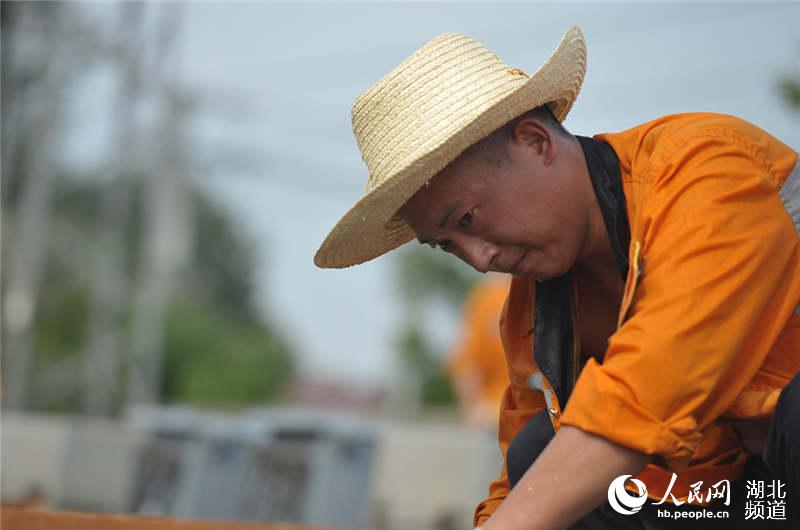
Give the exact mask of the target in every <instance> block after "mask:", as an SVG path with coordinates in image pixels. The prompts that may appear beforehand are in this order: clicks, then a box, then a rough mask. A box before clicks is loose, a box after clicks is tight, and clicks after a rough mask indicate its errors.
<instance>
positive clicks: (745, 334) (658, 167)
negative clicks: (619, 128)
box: [561, 129, 800, 473]
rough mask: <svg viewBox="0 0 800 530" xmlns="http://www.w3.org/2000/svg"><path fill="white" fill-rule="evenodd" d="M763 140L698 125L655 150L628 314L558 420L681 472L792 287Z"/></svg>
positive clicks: (794, 299) (787, 225)
mask: <svg viewBox="0 0 800 530" xmlns="http://www.w3.org/2000/svg"><path fill="white" fill-rule="evenodd" d="M726 131H727V132H726ZM760 152H761V151H760V150H759V148H758V146H757V145H754V144H753V143H752V142H751V141H750V140H748V138H746V137H744V136H742V135H736V134H731V133H730V131H729V130H726V129H698V130H696V131H694V132H686V131H682V137H681V138H680V139H676V140H675V141H673V142H672V143H671V144H670V145H669V146H667V147H666V148H665V149H664V150H663V151H661V152H657V153H656V154H654V156H653V158H654V161H653V166H652V167H651V169H650V177H651V178H652V182H651V189H650V191H649V196H648V197H647V198H646V199H644V201H643V203H642V208H641V211H640V212H639V216H640V218H639V219H638V222H639V223H643V224H642V225H641V229H640V230H638V231H637V237H638V236H640V237H641V249H642V257H643V260H642V262H641V270H642V273H641V277H640V279H639V281H638V285H637V287H636V291H635V292H634V294H633V303H632V305H631V306H630V311H629V317H628V320H626V321H625V322H624V323H623V324H622V326H621V327H620V328H619V329H618V330H617V331H616V333H614V334H613V335H612V336H611V338H610V339H609V343H608V349H607V351H606V353H605V358H604V361H603V363H602V364H599V363H597V362H596V361H595V360H594V359H590V360H589V361H588V362H587V364H586V366H585V367H584V369H583V371H582V372H581V375H580V377H579V379H578V381H577V383H576V386H575V389H574V391H573V394H572V396H571V397H570V400H569V402H568V404H567V406H566V408H565V410H564V413H563V415H562V417H561V423H562V424H566V425H572V426H574V427H578V428H580V429H583V430H585V431H588V432H592V433H595V434H598V435H600V436H603V437H605V438H607V439H609V440H611V441H613V442H616V443H618V444H620V445H623V446H627V447H630V448H632V449H635V450H637V451H640V452H642V453H646V454H652V455H659V456H661V457H662V458H663V462H664V463H665V464H666V467H667V468H668V469H670V470H672V471H675V472H678V473H679V472H680V471H681V470H682V469H684V467H685V466H686V465H687V464H688V462H689V460H690V458H691V455H692V454H693V452H694V451H695V449H696V448H697V446H698V444H699V442H700V439H701V437H702V435H701V430H702V429H703V428H704V427H706V426H707V425H709V423H711V422H713V421H714V420H716V419H717V418H718V417H720V416H721V415H722V414H723V412H725V410H726V409H727V408H728V407H729V406H730V405H731V403H733V402H734V400H735V399H736V397H737V395H738V394H739V393H740V392H741V391H742V389H743V388H744V387H745V386H746V385H747V383H748V382H749V381H750V380H751V379H752V378H753V376H754V375H755V373H756V372H757V371H758V369H759V367H760V366H761V364H762V363H763V361H764V359H765V357H766V356H767V354H768V353H769V351H770V348H771V347H772V345H773V343H774V342H775V340H776V337H777V336H778V335H779V334H780V332H781V330H782V328H783V327H784V325H785V324H786V322H787V320H788V319H789V317H790V315H791V314H792V312H793V311H794V309H795V306H797V304H798V297H799V295H800V275H799V274H798V271H800V266H799V265H798V264H799V263H800V251H799V249H798V236H797V233H796V232H795V227H794V225H793V223H792V220H791V218H790V217H789V215H788V213H787V212H786V210H785V208H784V206H783V204H782V202H781V200H780V197H779V194H778V190H777V184H776V176H775V175H774V174H773V173H772V167H771V165H770V163H769V161H768V159H766V158H765V157H763V156H759V153H760ZM656 155H658V156H656Z"/></svg>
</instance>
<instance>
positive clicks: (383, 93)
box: [314, 27, 586, 268]
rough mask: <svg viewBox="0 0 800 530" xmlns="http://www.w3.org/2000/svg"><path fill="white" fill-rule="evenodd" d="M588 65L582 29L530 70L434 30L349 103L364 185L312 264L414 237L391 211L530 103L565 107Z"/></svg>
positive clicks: (352, 257)
mask: <svg viewBox="0 0 800 530" xmlns="http://www.w3.org/2000/svg"><path fill="white" fill-rule="evenodd" d="M585 72H586V44H585V43H584V40H583V34H582V33H581V31H580V29H579V28H577V27H575V28H571V29H570V30H568V31H567V32H566V33H565V34H564V37H563V38H562V39H561V42H560V43H559V44H558V46H557V47H556V49H555V51H554V52H553V53H552V54H551V55H550V57H549V58H548V59H547V61H546V62H545V63H544V64H543V65H542V66H541V68H539V70H537V71H536V73H535V74H533V75H532V76H530V77H529V76H528V75H527V74H525V73H524V72H523V71H521V70H518V69H515V68H511V67H509V66H508V65H506V64H504V63H503V62H502V61H501V60H500V59H499V58H498V57H497V56H495V55H494V54H493V53H492V52H491V51H489V50H488V49H487V48H486V47H485V46H483V45H482V44H481V43H480V42H478V41H477V40H475V39H473V38H471V37H467V36H466V35H461V34H458V33H447V34H444V35H440V36H439V37H436V38H435V39H433V40H432V41H430V42H429V43H427V44H426V45H425V46H423V47H422V48H420V49H419V50H417V51H416V52H414V53H413V54H412V55H411V56H410V57H409V58H408V59H406V60H405V61H403V62H402V63H401V64H400V65H399V66H398V67H397V68H395V69H394V70H392V71H391V72H390V73H389V74H388V75H386V76H385V77H384V78H383V79H381V80H380V81H378V82H377V83H375V84H374V85H373V86H372V87H370V88H369V89H368V90H367V91H366V92H364V93H363V94H361V96H359V97H358V99H356V101H355V103H354V104H353V111H352V118H353V133H354V134H355V137H356V141H357V143H358V148H359V149H360V151H361V158H362V159H363V160H364V162H365V163H366V164H367V169H368V170H369V179H368V181H367V189H366V192H365V195H364V196H363V197H362V198H361V200H359V201H358V202H357V203H356V205H355V206H353V207H352V208H351V209H350V211H349V212H347V213H346V214H345V215H344V217H342V219H341V220H340V221H339V222H338V223H337V224H336V226H335V227H334V228H333V230H331V232H330V234H328V237H327V238H326V239H325V241H324V242H323V243H322V246H321V247H320V249H319V250H318V251H317V254H316V256H315V257H314V263H316V264H317V266H319V267H325V268H342V267H349V266H351V265H356V264H358V263H363V262H365V261H369V260H371V259H373V258H376V257H378V256H380V255H381V254H384V253H386V252H388V251H390V250H392V249H394V248H397V247H398V246H400V245H402V244H404V243H406V242H408V241H410V240H411V239H413V238H414V237H415V236H414V232H413V231H412V230H411V228H410V227H409V226H408V225H407V224H406V223H405V221H403V219H401V218H400V217H399V216H398V215H397V211H398V210H399V209H400V208H401V207H402V206H403V204H405V202H406V201H408V199H410V198H411V197H412V196H413V195H414V193H416V192H417V190H419V189H420V188H421V187H422V186H423V185H424V184H425V182H427V181H428V180H430V179H431V177H433V176H434V175H436V174H437V173H438V172H439V171H441V170H442V169H444V168H445V167H446V166H447V165H448V164H449V163H450V162H452V161H453V160H455V159H456V158H457V157H458V155H460V154H461V153H462V152H463V151H464V150H465V149H467V148H468V147H469V146H471V145H472V144H474V143H476V142H477V141H479V140H481V139H482V138H484V137H486V136H487V135H489V134H490V133H492V132H493V131H495V130H497V129H498V128H500V127H502V126H503V125H504V124H505V123H507V122H508V121H510V120H512V119H514V118H515V117H517V116H519V115H521V114H524V113H525V112H527V111H528V110H531V109H533V108H535V107H538V106H540V105H543V104H545V103H547V104H548V106H549V107H550V109H551V110H552V111H553V114H554V115H555V117H556V118H557V119H558V120H559V121H563V120H564V118H565V117H566V116H567V113H568V112H569V110H570V108H572V104H573V103H574V101H575V98H576V97H577V96H578V92H579V91H580V88H581V84H582V83H583V77H584V74H585Z"/></svg>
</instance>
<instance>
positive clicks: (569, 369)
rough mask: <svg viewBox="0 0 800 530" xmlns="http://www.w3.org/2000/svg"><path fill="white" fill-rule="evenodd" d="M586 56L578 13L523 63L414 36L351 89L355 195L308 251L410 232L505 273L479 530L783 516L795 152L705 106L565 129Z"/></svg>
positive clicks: (794, 355)
mask: <svg viewBox="0 0 800 530" xmlns="http://www.w3.org/2000/svg"><path fill="white" fill-rule="evenodd" d="M585 67H586V47H585V44H584V40H583V36H582V34H581V32H580V30H579V29H578V28H572V29H570V30H569V31H568V32H567V33H566V34H565V35H564V38H563V39H562V41H561V42H560V43H559V45H558V46H557V48H556V50H555V51H554V52H553V54H552V55H551V56H550V58H549V59H548V60H547V61H546V62H545V64H544V65H542V66H541V68H539V70H538V71H537V72H536V73H535V74H533V75H532V76H528V75H527V74H525V73H524V72H523V71H521V70H518V69H515V68H511V67H509V66H507V65H505V64H503V63H502V62H501V61H500V60H499V59H498V58H497V57H496V56H495V55H494V54H492V53H491V52H490V51H489V50H487V49H486V48H485V47H484V46H483V45H481V44H480V43H479V42H477V41H475V40H474V39H471V38H469V37H466V36H464V35H460V34H446V35H442V36H440V37H437V38H435V39H434V40H432V41H431V42H429V43H428V44H426V45H425V46H423V47H422V48H420V49H419V50H418V51H416V52H415V53H414V54H412V55H411V56H410V57H409V58H408V59H406V60H405V61H404V62H403V63H401V64H400V65H399V66H398V67H397V68H395V69H394V70H393V71H392V72H390V73H389V74H388V75H386V76H385V77H384V78H383V79H381V80H380V81H378V82H377V83H376V84H375V85H373V86H372V87H371V88H369V89H368V90H367V91H366V92H365V93H364V94H362V95H361V96H360V97H359V98H358V99H357V100H356V102H355V104H354V106H353V116H352V117H353V130H354V133H355V136H356V139H357V142H358V146H359V149H360V150H361V154H362V158H363V159H364V161H365V163H366V165H367V168H368V170H369V180H368V183H367V191H366V194H365V195H364V197H362V199H361V200H359V201H358V203H356V204H355V206H353V208H352V209H351V210H350V211H349V212H347V213H346V214H345V216H344V217H343V218H342V219H341V220H340V221H339V223H338V224H337V225H336V226H335V227H334V229H333V230H332V231H331V233H330V234H329V235H328V237H327V238H326V240H325V241H324V242H323V244H322V246H321V247H320V249H319V251H318V252H317V255H316V257H315V263H316V264H317V265H318V266H320V267H331V268H341V267H348V266H351V265H355V264H358V263H362V262H365V261H368V260H370V259H372V258H375V257H377V256H380V255H381V254H384V253H386V252H388V251H390V250H392V249H394V248H396V247H398V246H399V245H401V244H403V243H406V242H408V241H410V240H412V239H414V238H416V239H418V240H419V241H420V242H421V243H426V244H430V245H431V246H434V247H439V248H441V249H442V250H444V251H446V252H449V253H452V254H454V255H455V256H457V257H458V258H460V259H462V260H463V261H465V262H467V263H468V264H470V265H472V266H473V267H474V268H476V269H477V270H479V271H482V272H487V271H498V272H503V273H508V274H511V275H513V280H512V284H511V288H510V291H509V295H508V298H507V301H506V305H505V308H504V313H503V317H502V319H501V334H502V337H503V344H504V349H505V356H506V362H507V364H508V366H509V375H510V380H511V384H510V385H509V387H508V388H507V390H506V392H505V395H504V397H503V401H502V404H501V410H500V423H499V430H500V434H499V442H500V448H501V451H502V452H503V456H504V465H503V468H502V470H501V473H500V476H499V478H498V479H497V480H496V481H494V482H493V483H492V484H491V485H490V487H489V496H488V498H487V499H486V500H484V501H483V502H482V503H481V504H480V505H479V506H478V507H477V509H476V512H475V519H474V523H475V526H481V527H482V528H483V529H484V530H523V529H525V530H533V529H535V528H547V529H552V528H565V527H568V526H570V525H575V527H576V528H661V527H664V526H666V525H668V524H669V522H670V521H671V520H672V519H670V517H671V518H673V519H674V518H677V517H699V516H700V515H702V514H700V513H699V511H701V510H704V512H703V513H705V510H707V509H708V510H711V511H712V512H713V514H718V513H720V512H721V511H722V510H728V509H730V510H731V511H730V513H729V515H728V517H727V519H725V520H722V523H723V524H722V527H725V528H735V527H738V526H740V525H742V524H743V523H745V522H747V523H749V522H751V521H748V519H753V520H756V519H759V520H762V519H766V517H764V515H765V513H764V511H763V510H764V506H770V507H771V508H770V510H771V512H769V513H768V515H771V516H773V517H770V519H776V520H777V519H781V518H784V519H789V518H791V517H792V516H793V515H794V516H795V517H796V516H797V515H800V505H798V503H797V500H796V499H797V497H796V496H795V498H794V499H792V496H791V493H790V494H789V495H788V496H787V495H786V490H787V489H789V490H790V491H791V488H792V487H796V486H797V485H798V482H800V480H799V477H800V377H799V376H798V375H797V374H798V373H799V372H800V305H799V304H800V238H798V233H800V166H799V165H798V155H797V153H796V152H795V151H794V150H792V149H790V148H789V147H788V146H786V145H784V144H783V143H781V142H780V141H779V140H777V139H776V138H774V137H772V136H770V135H769V134H767V133H766V132H764V131H763V130H761V129H759V128H757V127H755V126H754V125H752V124H749V123H747V122H745V121H743V120H740V119H738V118H735V117H732V116H726V115H719V114H709V113H691V114H678V115H671V116H665V117H662V118H658V119H656V120H653V121H651V122H648V123H645V124H643V125H639V126H637V127H634V128H632V129H630V130H628V131H624V132H621V133H613V134H611V133H609V134H598V135H595V136H594V137H593V138H587V137H581V136H577V137H576V136H573V135H571V134H569V133H568V132H567V131H566V130H565V129H564V128H563V126H562V125H561V122H562V121H563V120H564V119H565V117H566V115H567V113H568V112H569V110H570V108H571V107H572V105H573V102H574V101H575V98H576V97H577V95H578V92H579V90H580V87H581V84H582V81H583V78H584V73H585ZM628 477H635V479H633V480H632V481H631V480H628V481H627V482H626V478H628ZM745 480H748V481H749V482H747V483H745ZM759 481H760V483H761V484H762V487H763V484H767V485H768V486H767V487H769V485H771V486H772V488H773V489H772V494H773V496H772V498H771V499H764V498H762V499H760V500H759V502H760V503H761V504H759V505H758V506H761V513H760V514H759V513H756V512H753V510H752V509H751V505H750V504H749V503H750V500H751V499H750V498H749V496H750V493H753V492H756V488H755V487H754V488H753V489H752V491H751V488H750V483H752V484H757V483H758V482H759ZM731 485H732V487H730V486H731ZM745 485H747V490H746V493H747V494H748V498H747V503H748V504H747V505H745ZM625 488H627V489H628V491H630V493H628V492H626V489H625ZM776 491H777V494H776ZM773 501H774V502H773ZM792 503H794V504H792ZM729 505H730V506H729ZM754 513H755V515H754ZM759 515H760V517H759ZM719 516H720V517H724V514H720V515H719ZM713 522H714V520H713V519H704V520H702V521H697V522H695V523H694V524H697V525H698V526H699V527H701V528H707V527H709V526H711V523H713ZM678 526H679V527H680V528H690V527H691V526H692V525H691V524H689V523H688V522H684V521H681V522H679V525H678ZM745 527H747V528H750V527H754V526H747V525H745Z"/></svg>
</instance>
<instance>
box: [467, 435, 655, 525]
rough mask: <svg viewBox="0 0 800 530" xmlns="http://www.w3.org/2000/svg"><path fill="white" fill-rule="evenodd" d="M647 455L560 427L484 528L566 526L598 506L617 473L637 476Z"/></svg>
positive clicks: (597, 437)
mask: <svg viewBox="0 0 800 530" xmlns="http://www.w3.org/2000/svg"><path fill="white" fill-rule="evenodd" d="M649 460H650V457H649V456H647V455H644V454H641V453H638V452H636V451H632V450H631V449H628V448H626V447H623V446H621V445H617V444H615V443H613V442H611V441H609V440H606V439H605V438H602V437H600V436H595V435H593V434H590V433H587V432H585V431H582V430H580V429H576V428H574V427H570V426H568V425H566V426H562V427H561V428H560V429H559V431H558V433H557V434H556V436H555V437H554V438H553V440H552V441H551V442H550V443H549V444H548V445H547V447H546V448H545V450H544V451H542V454H541V455H539V457H538V458H537V459H536V461H535V462H534V464H533V466H531V468H530V469H529V470H528V471H527V472H525V474H524V475H523V476H522V478H521V479H520V481H519V482H518V483H517V485H516V486H515V487H514V489H513V490H511V493H509V495H508V497H507V498H506V500H505V501H503V504H502V505H500V507H499V508H498V509H497V511H496V512H495V513H494V515H492V517H490V518H489V519H488V520H487V521H486V522H485V523H484V524H483V525H482V528H483V529H484V530H538V529H540V528H541V529H546V530H554V529H556V528H566V527H567V526H569V525H570V524H572V523H574V522H575V521H577V520H578V519H580V518H581V517H583V516H584V515H585V514H587V513H589V512H590V511H591V510H593V509H594V508H596V507H597V506H599V505H600V504H601V503H602V502H603V501H604V500H605V499H606V495H607V492H608V486H609V484H610V483H611V481H612V480H613V479H614V478H616V477H618V476H619V475H637V474H638V473H639V472H640V471H641V470H642V469H643V468H644V466H645V465H646V464H647V463H648V462H649Z"/></svg>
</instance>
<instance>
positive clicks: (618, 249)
mask: <svg viewBox="0 0 800 530" xmlns="http://www.w3.org/2000/svg"><path fill="white" fill-rule="evenodd" d="M576 138H577V139H578V141H579V142H580V143H581V148H582V149H583V155H584V157H586V165H587V167H588V169H589V177H590V178H591V180H592V187H593V188H594V193H595V195H596V196H597V202H598V203H599V204H600V211H601V212H602V213H603V221H605V224H606V230H607V231H608V239H609V241H611V248H612V249H613V250H614V255H615V256H616V257H617V265H618V266H619V270H620V274H621V275H622V279H623V280H624V279H625V278H626V277H627V276H628V247H630V244H631V230H630V226H629V225H628V211H627V210H626V209H625V194H624V193H623V192H622V177H621V176H620V171H619V158H618V157H617V153H615V152H614V149H613V148H612V147H611V146H610V145H608V143H606V142H600V141H598V140H595V139H594V138H588V137H586V136H576Z"/></svg>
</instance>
